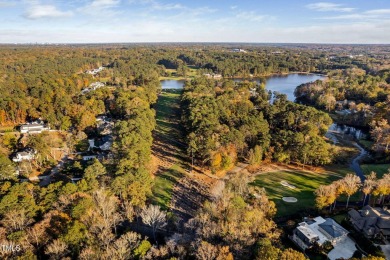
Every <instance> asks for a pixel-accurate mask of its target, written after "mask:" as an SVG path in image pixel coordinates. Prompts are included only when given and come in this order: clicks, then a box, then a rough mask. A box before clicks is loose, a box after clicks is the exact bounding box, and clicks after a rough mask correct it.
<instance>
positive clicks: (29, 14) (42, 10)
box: [23, 5, 73, 20]
mask: <svg viewBox="0 0 390 260" xmlns="http://www.w3.org/2000/svg"><path fill="white" fill-rule="evenodd" d="M72 15H73V13H72V12H71V11H61V10H58V9H57V7H55V6H54V5H33V6H31V7H30V8H29V10H27V11H26V12H25V13H24V15H23V16H24V17H25V18H27V19H32V20H35V19H41V18H61V17H69V16H72Z"/></svg>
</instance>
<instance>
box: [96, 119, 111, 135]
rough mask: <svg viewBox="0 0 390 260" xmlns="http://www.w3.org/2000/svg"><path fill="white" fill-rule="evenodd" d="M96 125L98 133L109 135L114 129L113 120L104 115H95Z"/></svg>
mask: <svg viewBox="0 0 390 260" xmlns="http://www.w3.org/2000/svg"><path fill="white" fill-rule="evenodd" d="M96 126H97V130H98V132H99V134H100V135H110V134H112V130H113V129H114V121H113V120H112V119H111V118H109V117H107V116H105V115H101V116H97V117H96Z"/></svg>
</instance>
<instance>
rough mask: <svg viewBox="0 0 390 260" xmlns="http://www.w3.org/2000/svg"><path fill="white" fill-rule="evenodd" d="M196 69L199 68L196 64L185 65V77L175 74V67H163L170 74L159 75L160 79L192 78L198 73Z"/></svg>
mask: <svg viewBox="0 0 390 260" xmlns="http://www.w3.org/2000/svg"><path fill="white" fill-rule="evenodd" d="M198 69H199V68H198V67H196V66H187V77H182V76H177V70H176V69H165V71H166V72H167V73H169V74H170V76H167V77H160V80H169V79H171V80H185V79H186V78H193V77H195V76H196V75H198Z"/></svg>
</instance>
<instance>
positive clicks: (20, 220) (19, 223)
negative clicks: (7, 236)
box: [1, 209, 32, 232]
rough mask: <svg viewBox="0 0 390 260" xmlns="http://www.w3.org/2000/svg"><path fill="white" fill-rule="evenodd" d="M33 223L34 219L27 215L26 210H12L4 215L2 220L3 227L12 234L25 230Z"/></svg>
mask: <svg viewBox="0 0 390 260" xmlns="http://www.w3.org/2000/svg"><path fill="white" fill-rule="evenodd" d="M31 222H32V219H31V218H29V217H28V216H27V215H26V210H24V209H20V210H17V209H14V210H10V211H8V212H7V213H5V214H4V217H3V219H2V220H1V223H2V224H3V226H4V227H5V228H7V229H8V230H10V231H12V232H14V231H19V230H24V229H25V227H27V225H29V224H30V223H31Z"/></svg>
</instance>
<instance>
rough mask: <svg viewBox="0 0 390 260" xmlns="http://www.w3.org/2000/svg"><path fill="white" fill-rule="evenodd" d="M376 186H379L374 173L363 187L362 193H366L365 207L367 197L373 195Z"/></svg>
mask: <svg viewBox="0 0 390 260" xmlns="http://www.w3.org/2000/svg"><path fill="white" fill-rule="evenodd" d="M376 184H377V178H376V173H375V172H373V171H372V172H371V173H370V174H369V175H368V176H367V177H366V179H365V180H364V183H363V187H362V192H363V193H364V199H363V205H365V203H366V198H367V196H368V195H370V194H371V193H372V191H373V190H374V188H375V185H376Z"/></svg>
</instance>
